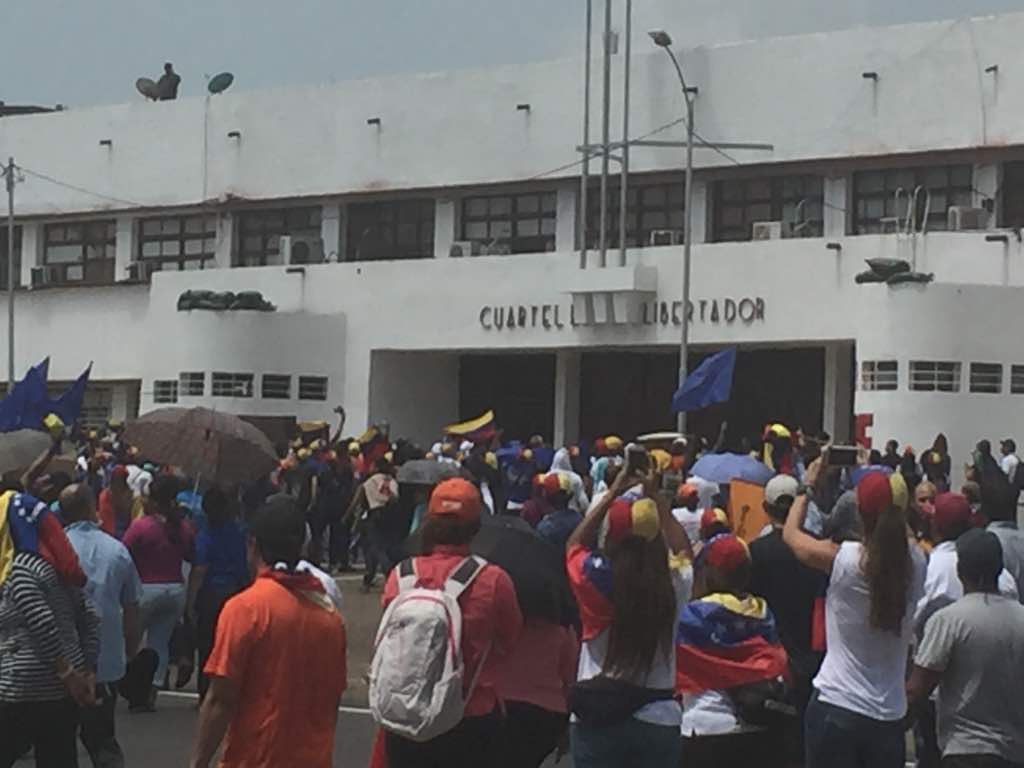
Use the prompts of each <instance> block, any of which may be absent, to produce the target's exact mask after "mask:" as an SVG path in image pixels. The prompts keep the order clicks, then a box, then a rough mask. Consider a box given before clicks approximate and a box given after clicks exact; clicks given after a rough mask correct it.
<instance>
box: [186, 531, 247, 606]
mask: <svg viewBox="0 0 1024 768" xmlns="http://www.w3.org/2000/svg"><path fill="white" fill-rule="evenodd" d="M194 565H197V566H200V565H205V566H207V568H208V569H209V570H208V571H207V572H206V578H205V579H204V580H203V587H202V588H203V590H209V589H216V590H239V589H242V587H244V586H245V585H246V584H248V583H249V561H248V552H247V550H246V545H245V534H244V533H242V529H241V528H240V527H239V525H238V523H236V522H235V521H234V520H229V521H227V522H226V523H224V525H221V526H216V527H214V526H212V525H209V524H207V525H205V526H203V527H202V528H201V529H200V531H199V534H198V535H197V536H196V557H195V562H194Z"/></svg>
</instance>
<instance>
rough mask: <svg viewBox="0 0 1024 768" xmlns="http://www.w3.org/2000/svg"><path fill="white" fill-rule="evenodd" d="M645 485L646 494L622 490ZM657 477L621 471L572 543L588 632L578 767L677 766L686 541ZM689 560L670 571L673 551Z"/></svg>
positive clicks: (576, 740) (687, 583) (577, 693)
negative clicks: (678, 648) (678, 642)
mask: <svg viewBox="0 0 1024 768" xmlns="http://www.w3.org/2000/svg"><path fill="white" fill-rule="evenodd" d="M641 479H643V480H644V496H643V497H642V498H639V499H635V498H630V497H624V496H622V495H621V494H622V493H623V492H624V491H625V490H626V489H627V488H630V487H631V486H633V485H635V484H636V483H637V482H638V481H639V480H641ZM659 482H660V478H658V477H657V475H655V474H651V475H649V476H648V477H646V478H639V477H637V476H636V475H634V474H632V473H631V472H628V471H625V470H624V471H622V472H620V473H619V474H618V476H617V477H616V478H615V482H614V484H613V485H612V488H611V490H610V491H609V493H608V494H607V495H606V496H605V497H604V498H603V499H601V501H600V502H598V503H597V504H596V505H595V506H594V508H593V509H592V510H591V511H590V513H588V515H587V516H586V518H585V519H584V520H583V522H582V523H580V525H579V527H578V528H577V529H576V530H575V531H574V532H573V534H572V536H570V538H569V541H568V543H567V546H566V566H567V570H568V574H569V581H570V584H571V586H572V589H573V592H574V594H575V596H576V600H577V602H578V603H579V610H580V618H581V621H582V628H583V637H582V639H583V646H582V648H581V651H580V662H579V670H578V675H577V683H576V686H575V687H574V689H573V691H572V694H571V697H570V698H571V710H572V728H571V737H572V753H573V760H574V763H575V765H576V766H577V768H592V767H597V766H600V768H605V767H606V766H608V767H614V766H623V768H626V766H629V767H630V768H633V767H634V766H637V767H639V768H643V767H644V766H665V765H678V763H679V755H680V738H679V726H680V722H681V717H682V712H681V709H680V706H679V703H678V702H677V701H676V700H675V699H674V688H675V677H676V663H675V661H676V656H675V653H676V652H675V625H676V617H677V616H678V615H679V610H680V608H681V607H682V605H683V604H685V602H686V601H687V600H688V599H689V597H690V592H691V590H692V585H693V572H692V568H690V566H689V563H688V558H689V557H690V555H691V551H690V545H689V542H688V540H687V538H686V533H685V532H684V531H683V528H682V526H681V525H680V524H679V523H678V522H677V521H676V519H675V518H674V517H673V516H672V510H671V508H670V505H669V504H668V503H667V502H665V501H664V500H662V499H658V500H657V501H656V496H655V494H656V493H657V488H658V487H659ZM673 554H675V555H682V556H683V559H682V560H681V561H678V562H677V563H676V564H682V567H679V568H674V567H673V564H671V563H670V556H671V555H673Z"/></svg>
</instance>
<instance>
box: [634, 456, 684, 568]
mask: <svg viewBox="0 0 1024 768" xmlns="http://www.w3.org/2000/svg"><path fill="white" fill-rule="evenodd" d="M660 487H661V475H660V474H659V473H657V472H651V473H650V474H649V475H648V476H647V478H646V479H645V480H644V494H645V495H646V496H647V497H648V498H650V499H652V500H653V501H654V503H655V504H657V505H658V518H659V520H660V521H661V532H662V534H664V536H665V542H666V543H667V544H668V548H669V549H670V550H671V551H672V554H673V555H682V556H683V557H685V558H686V559H688V560H691V561H692V560H693V545H692V543H691V542H690V537H689V536H687V535H686V529H685V528H683V526H682V524H681V523H680V522H679V521H678V520H676V516H675V515H673V514H672V502H671V501H670V500H669V498H668V497H667V496H666V495H665V494H664V493H660V492H659V491H658V489H659V488H660Z"/></svg>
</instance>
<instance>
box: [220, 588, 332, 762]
mask: <svg viewBox="0 0 1024 768" xmlns="http://www.w3.org/2000/svg"><path fill="white" fill-rule="evenodd" d="M345 652H346V639H345V625H344V624H343V623H342V620H341V616H340V615H339V614H338V613H337V612H336V611H331V610H326V609H324V608H322V607H320V606H318V605H315V604H313V603H312V602H310V601H309V600H307V599H306V598H304V597H302V596H300V595H297V594H295V593H293V592H291V591H289V590H288V589H287V588H285V587H283V586H281V585H280V584H278V583H276V582H275V581H273V580H272V579H269V578H265V577H261V578H257V579H256V581H255V583H253V585H252V586H251V587H249V588H248V589H246V590H245V591H243V592H240V593H239V594H237V595H235V596H234V597H233V598H231V599H230V600H228V602H227V604H225V606H224V610H223V611H221V614H220V617H219V618H218V619H217V639H216V642H215V643H214V646H213V652H212V653H211V654H210V659H209V661H207V662H206V668H205V670H204V671H205V672H206V674H208V675H211V676H214V677H225V678H228V679H229V680H233V681H235V682H237V683H238V684H239V685H240V686H241V690H240V695H239V699H238V709H237V710H236V711H235V714H234V717H233V718H232V720H231V725H230V726H229V727H228V733H227V739H226V742H225V746H224V755H223V757H222V758H221V763H220V765H221V768H281V766H286V765H295V766H299V765H301V766H307V767H308V768H330V766H331V754H332V751H333V749H334V726H335V722H336V720H337V717H338V702H339V701H340V699H341V694H342V693H343V692H344V690H345V686H346V683H347V680H346V674H347V668H346V660H345Z"/></svg>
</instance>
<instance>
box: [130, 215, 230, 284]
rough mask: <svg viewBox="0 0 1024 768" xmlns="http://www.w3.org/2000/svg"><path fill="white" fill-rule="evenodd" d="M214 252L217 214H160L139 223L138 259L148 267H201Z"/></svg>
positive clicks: (181, 268) (157, 268)
mask: <svg viewBox="0 0 1024 768" xmlns="http://www.w3.org/2000/svg"><path fill="white" fill-rule="evenodd" d="M216 251H217V217H216V216H210V215H205V214H197V215H194V216H162V217H160V218H153V219H143V220H142V221H141V222H140V224H139V259H140V260H143V261H145V262H147V263H148V264H150V265H151V267H150V268H151V269H154V270H161V269H165V270H175V271H177V270H185V269H202V268H203V266H204V265H205V263H206V262H207V261H209V260H212V259H213V257H214V256H215V255H216Z"/></svg>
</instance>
